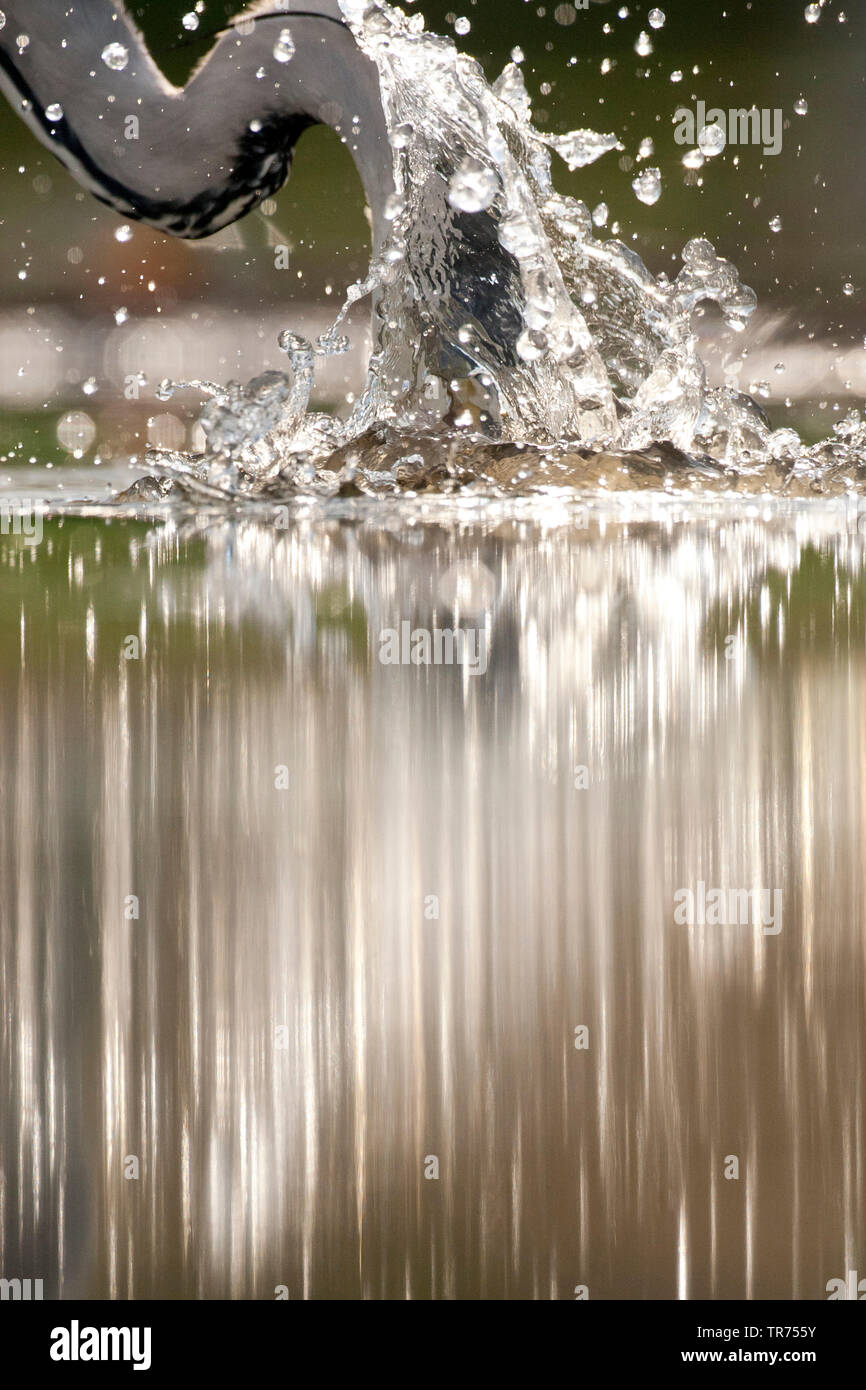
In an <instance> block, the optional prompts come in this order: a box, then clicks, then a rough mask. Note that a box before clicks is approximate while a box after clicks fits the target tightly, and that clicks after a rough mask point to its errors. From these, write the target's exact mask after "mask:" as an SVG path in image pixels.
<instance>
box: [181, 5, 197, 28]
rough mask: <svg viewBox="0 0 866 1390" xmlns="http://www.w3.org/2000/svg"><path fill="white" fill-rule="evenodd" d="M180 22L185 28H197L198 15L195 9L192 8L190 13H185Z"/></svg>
mask: <svg viewBox="0 0 866 1390" xmlns="http://www.w3.org/2000/svg"><path fill="white" fill-rule="evenodd" d="M180 22H181V24H182V25H183V27H184V29H189V30H193V29H197V28H198V15H197V14H196V13H195V11H194V10H190V12H189V14H185V15H184V16H183V19H182V20H181V21H180Z"/></svg>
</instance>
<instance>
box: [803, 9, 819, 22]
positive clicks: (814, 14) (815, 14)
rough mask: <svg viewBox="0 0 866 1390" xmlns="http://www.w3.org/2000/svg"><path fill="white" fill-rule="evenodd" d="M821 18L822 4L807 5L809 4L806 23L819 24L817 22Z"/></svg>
mask: <svg viewBox="0 0 866 1390" xmlns="http://www.w3.org/2000/svg"><path fill="white" fill-rule="evenodd" d="M820 18H821V6H820V5H807V6H806V23H807V24H817V23H818V20H819V19H820Z"/></svg>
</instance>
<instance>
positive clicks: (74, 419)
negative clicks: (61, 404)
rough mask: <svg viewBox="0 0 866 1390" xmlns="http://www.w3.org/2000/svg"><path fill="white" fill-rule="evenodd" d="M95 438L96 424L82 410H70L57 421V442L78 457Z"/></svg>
mask: <svg viewBox="0 0 866 1390" xmlns="http://www.w3.org/2000/svg"><path fill="white" fill-rule="evenodd" d="M95 438H96V426H95V424H94V423H93V421H92V420H91V418H90V416H89V415H85V413H84V411H83V410H70V411H69V412H68V413H67V414H66V415H61V417H60V419H59V420H58V422H57V440H58V443H59V444H61V445H62V446H63V448H64V449H66V450H68V452H69V453H71V454H77V455H78V456H79V457H80V456H81V455H82V454H83V453H85V451H86V450H87V449H89V448H90V446H91V444H92V443H93V441H94V439H95Z"/></svg>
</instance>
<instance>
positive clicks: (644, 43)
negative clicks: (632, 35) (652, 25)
mask: <svg viewBox="0 0 866 1390" xmlns="http://www.w3.org/2000/svg"><path fill="white" fill-rule="evenodd" d="M634 51H635V53H637V54H638V55H639V57H641V58H648V57H649V55H650V54H651V53H652V51H653V41H652V39H651V38H650V36H649V34H648V33H647V32H646V30H645V29H642V30H641V32H640V33H639V34H638V36H637V43H636V44H635V46H634Z"/></svg>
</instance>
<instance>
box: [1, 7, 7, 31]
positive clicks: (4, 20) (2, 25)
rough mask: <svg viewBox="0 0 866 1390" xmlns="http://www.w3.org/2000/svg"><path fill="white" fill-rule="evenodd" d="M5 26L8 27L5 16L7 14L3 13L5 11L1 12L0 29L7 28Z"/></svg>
mask: <svg viewBox="0 0 866 1390" xmlns="http://www.w3.org/2000/svg"><path fill="white" fill-rule="evenodd" d="M5 26H6V16H5V14H4V13H3V11H2V10H0V29H3V28H5Z"/></svg>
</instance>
